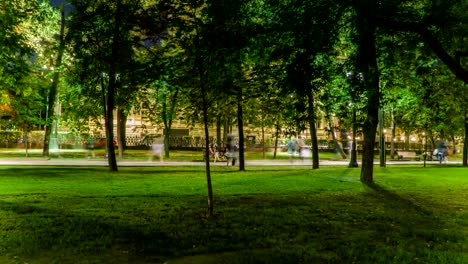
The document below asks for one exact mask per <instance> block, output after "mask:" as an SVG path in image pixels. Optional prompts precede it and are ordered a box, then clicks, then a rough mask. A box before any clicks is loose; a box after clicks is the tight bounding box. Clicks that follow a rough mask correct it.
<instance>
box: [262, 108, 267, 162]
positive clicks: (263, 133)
mask: <svg viewBox="0 0 468 264" xmlns="http://www.w3.org/2000/svg"><path fill="white" fill-rule="evenodd" d="M263 113H264V112H263V107H262V152H263V159H266V144H265V116H264V115H263Z"/></svg>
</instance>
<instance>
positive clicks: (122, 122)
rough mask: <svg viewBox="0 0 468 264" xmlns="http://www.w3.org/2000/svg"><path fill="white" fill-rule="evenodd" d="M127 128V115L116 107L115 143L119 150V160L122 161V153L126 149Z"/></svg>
mask: <svg viewBox="0 0 468 264" xmlns="http://www.w3.org/2000/svg"><path fill="white" fill-rule="evenodd" d="M126 128H127V115H126V114H125V111H124V110H123V109H122V108H120V107H118V108H117V142H118V143H119V144H118V148H119V158H120V159H123V158H124V151H125V149H126V147H127V142H126V134H127V133H126V132H127V131H126V130H127V129H126Z"/></svg>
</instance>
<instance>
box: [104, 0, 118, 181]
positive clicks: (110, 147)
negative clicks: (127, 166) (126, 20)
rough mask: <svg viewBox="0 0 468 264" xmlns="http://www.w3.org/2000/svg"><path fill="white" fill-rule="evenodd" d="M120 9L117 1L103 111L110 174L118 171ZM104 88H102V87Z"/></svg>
mask: <svg viewBox="0 0 468 264" xmlns="http://www.w3.org/2000/svg"><path fill="white" fill-rule="evenodd" d="M121 9H122V2H121V0H119V1H117V5H116V10H115V26H114V32H113V41H112V61H111V65H110V70H109V85H108V86H107V97H106V99H107V100H106V107H105V109H104V111H105V115H104V116H105V127H106V143H107V144H106V145H107V161H108V165H109V170H110V171H112V172H116V171H118V169H117V160H116V157H115V147H114V104H115V90H116V86H117V59H118V49H119V46H120V37H119V36H120V34H119V33H120V32H119V27H120V12H121ZM103 88H104V87H103Z"/></svg>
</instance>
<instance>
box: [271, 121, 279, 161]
mask: <svg viewBox="0 0 468 264" xmlns="http://www.w3.org/2000/svg"><path fill="white" fill-rule="evenodd" d="M279 131H280V126H279V122H277V123H276V132H275V151H274V152H273V159H276V151H277V150H278V137H279Z"/></svg>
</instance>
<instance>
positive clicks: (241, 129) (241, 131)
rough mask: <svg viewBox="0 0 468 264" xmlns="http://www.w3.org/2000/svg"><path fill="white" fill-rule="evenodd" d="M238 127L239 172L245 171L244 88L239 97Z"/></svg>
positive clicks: (240, 90)
mask: <svg viewBox="0 0 468 264" xmlns="http://www.w3.org/2000/svg"><path fill="white" fill-rule="evenodd" d="M237 127H238V129H239V171H245V158H244V157H245V155H244V118H243V112H242V87H239V92H238V95H237Z"/></svg>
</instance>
